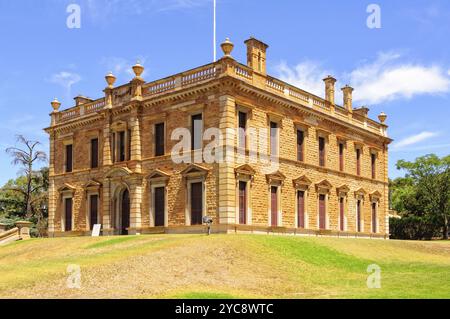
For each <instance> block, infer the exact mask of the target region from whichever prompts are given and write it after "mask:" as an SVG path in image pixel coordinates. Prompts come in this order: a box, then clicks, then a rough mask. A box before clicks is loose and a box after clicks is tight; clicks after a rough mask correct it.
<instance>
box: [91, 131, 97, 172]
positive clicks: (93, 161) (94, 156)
mask: <svg viewBox="0 0 450 319" xmlns="http://www.w3.org/2000/svg"><path fill="white" fill-rule="evenodd" d="M97 167H98V138H94V139H92V140H91V168H97Z"/></svg>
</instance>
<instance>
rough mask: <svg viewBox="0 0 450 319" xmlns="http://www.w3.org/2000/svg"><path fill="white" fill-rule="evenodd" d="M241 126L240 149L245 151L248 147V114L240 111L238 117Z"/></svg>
mask: <svg viewBox="0 0 450 319" xmlns="http://www.w3.org/2000/svg"><path fill="white" fill-rule="evenodd" d="M238 124H239V132H238V134H239V147H240V148H243V149H245V148H246V147H247V135H246V131H247V113H245V112H241V111H239V115H238Z"/></svg>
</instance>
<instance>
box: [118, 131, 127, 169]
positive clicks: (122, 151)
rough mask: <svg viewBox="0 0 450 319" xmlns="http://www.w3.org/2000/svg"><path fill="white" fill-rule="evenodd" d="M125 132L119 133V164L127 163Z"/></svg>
mask: <svg viewBox="0 0 450 319" xmlns="http://www.w3.org/2000/svg"><path fill="white" fill-rule="evenodd" d="M125 156H126V153H125V132H124V131H122V132H119V162H125Z"/></svg>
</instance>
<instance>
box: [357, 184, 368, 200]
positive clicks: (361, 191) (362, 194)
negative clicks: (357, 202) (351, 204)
mask: <svg viewBox="0 0 450 319" xmlns="http://www.w3.org/2000/svg"><path fill="white" fill-rule="evenodd" d="M366 195H367V192H366V190H365V189H364V188H362V187H361V188H359V189H357V190H356V191H355V197H356V198H358V199H364V197H365V196H366Z"/></svg>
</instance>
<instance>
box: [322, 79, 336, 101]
mask: <svg viewBox="0 0 450 319" xmlns="http://www.w3.org/2000/svg"><path fill="white" fill-rule="evenodd" d="M323 81H324V82H325V100H327V101H328V102H330V103H331V104H332V105H334V104H335V103H334V97H335V84H336V79H335V78H334V77H332V76H331V75H329V76H327V77H326V78H325V79H323Z"/></svg>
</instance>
